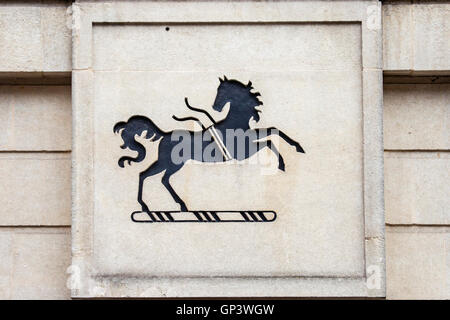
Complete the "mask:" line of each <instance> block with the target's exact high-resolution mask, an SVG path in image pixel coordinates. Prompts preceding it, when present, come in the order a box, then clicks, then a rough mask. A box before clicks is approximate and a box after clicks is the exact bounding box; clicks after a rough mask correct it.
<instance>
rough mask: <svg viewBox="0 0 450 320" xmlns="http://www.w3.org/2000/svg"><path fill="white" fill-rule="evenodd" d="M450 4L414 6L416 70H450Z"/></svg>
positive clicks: (416, 4) (417, 4) (420, 4)
mask: <svg viewBox="0 0 450 320" xmlns="http://www.w3.org/2000/svg"><path fill="white" fill-rule="evenodd" d="M449 39H450V3H448V2H447V3H431V4H426V3H415V4H414V48H413V50H414V51H413V52H414V70H424V71H427V70H431V71H434V70H437V71H439V70H447V71H449V70H450V41H449Z"/></svg>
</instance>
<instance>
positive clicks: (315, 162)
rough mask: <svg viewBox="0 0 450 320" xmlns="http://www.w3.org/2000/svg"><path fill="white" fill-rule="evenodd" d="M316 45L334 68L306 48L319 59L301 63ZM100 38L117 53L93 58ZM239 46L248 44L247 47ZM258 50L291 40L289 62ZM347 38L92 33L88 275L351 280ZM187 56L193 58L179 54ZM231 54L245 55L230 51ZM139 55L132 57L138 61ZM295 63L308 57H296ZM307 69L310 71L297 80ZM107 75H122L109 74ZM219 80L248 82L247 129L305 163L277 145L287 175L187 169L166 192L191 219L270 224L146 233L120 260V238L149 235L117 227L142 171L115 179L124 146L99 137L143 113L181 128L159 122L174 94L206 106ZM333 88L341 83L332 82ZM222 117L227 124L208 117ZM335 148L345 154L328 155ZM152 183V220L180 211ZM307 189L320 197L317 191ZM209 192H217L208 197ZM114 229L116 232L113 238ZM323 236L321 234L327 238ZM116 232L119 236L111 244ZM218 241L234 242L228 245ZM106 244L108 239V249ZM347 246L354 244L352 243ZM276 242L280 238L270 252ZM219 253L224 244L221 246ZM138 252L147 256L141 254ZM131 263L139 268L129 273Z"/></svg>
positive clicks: (354, 45)
mask: <svg viewBox="0 0 450 320" xmlns="http://www.w3.org/2000/svg"><path fill="white" fill-rule="evenodd" d="M237 34H239V37H240V38H241V40H240V41H241V42H238V43H237V44H236V45H234V46H231V47H230V48H229V49H228V47H227V46H228V45H227V44H228V43H230V42H231V41H232V39H233V37H235V36H236V35H237ZM311 34H314V35H315V36H314V37H311ZM166 38H167V39H168V40H165V39H166ZM324 38H326V39H327V45H328V47H329V48H333V50H331V51H332V54H338V55H339V56H340V57H341V58H340V60H339V61H336V59H334V58H333V57H331V56H330V55H329V54H328V51H323V50H319V51H321V52H322V53H321V55H316V56H314V57H312V52H309V53H308V54H306V53H304V52H303V50H312V49H311V48H315V47H316V46H320V45H321V43H323V39H324ZM112 39H115V43H116V45H118V46H119V47H121V48H123V49H122V50H121V52H120V53H118V54H117V55H116V56H111V54H110V53H109V50H105V49H106V48H108V47H109V43H111V41H112ZM219 39H220V40H219ZM252 39H259V41H257V42H253V43H252ZM288 39H289V40H288ZM306 39H315V40H309V42H307V43H308V44H310V45H306V44H305V42H306V41H307V40H306ZM270 41H274V42H275V43H274V47H273V48H277V50H281V51H282V52H285V51H287V46H291V45H292V43H293V42H296V43H297V44H296V45H295V46H294V47H292V48H291V51H290V53H289V54H287V52H286V55H285V59H286V61H288V62H287V65H284V63H282V62H281V61H279V59H278V58H276V55H275V54H274V53H272V52H270V50H269V52H267V51H260V50H258V48H259V46H260V43H267V42H270ZM359 41H360V36H359V32H358V28H357V26H356V25H354V26H353V25H335V26H333V25H326V26H320V25H305V26H289V25H281V26H269V27H265V26H252V27H246V28H245V29H243V28H242V27H240V26H207V27H202V26H194V27H192V26H171V29H170V31H169V32H167V31H165V29H164V27H162V26H150V27H149V26H142V27H141V26H125V27H120V26H113V27H109V26H98V27H94V43H95V46H94V50H95V51H94V56H95V61H94V68H95V69H94V71H95V80H96V82H95V84H96V85H95V94H94V97H95V110H96V112H95V113H94V121H95V122H94V128H95V130H94V132H95V139H96V141H99V143H96V145H95V149H94V159H95V160H94V172H95V176H94V181H95V197H94V198H95V199H96V201H95V208H96V211H95V221H96V222H95V225H96V226H97V228H96V231H95V237H94V239H95V242H94V245H95V248H94V250H95V252H96V255H97V256H96V263H97V264H98V268H99V270H102V271H103V272H107V273H118V272H120V273H137V274H149V275H152V276H181V275H183V276H212V275H216V276H286V275H287V276H294V275H305V276H306V275H308V276H319V275H320V276H325V275H334V274H343V275H352V276H361V275H362V273H363V265H362V262H363V225H362V216H361V215H362V212H363V211H362V190H361V181H362V175H361V174H362V162H361V159H362V136H361V126H362V123H361V121H362V115H361V104H360V92H361V83H360V79H361V73H360V63H361V61H360V59H359V56H360V53H359V52H360V46H359ZM133 43H135V44H141V45H142V47H141V46H136V45H132V44H133ZM172 43H177V46H172V45H171V44H172ZM349 43H350V44H351V45H350V46H348V44H349ZM147 46H151V47H152V50H151V51H149V49H150V47H147ZM192 46H194V47H196V48H203V50H204V51H201V52H199V54H195V55H186V52H189V51H188V50H189V48H190V47H192ZM244 46H245V47H246V50H249V52H253V54H252V55H240V52H241V51H242V50H244ZM293 48H298V50H294V49H293ZM324 49H325V48H324ZM208 51H210V52H209V53H208ZM225 51H228V53H227V55H226V56H225V55H224V56H222V58H221V59H222V61H221V60H218V59H217V58H216V57H217V56H219V57H220V52H225ZM144 52H145V55H143V53H144ZM228 54H229V56H228ZM141 56H142V57H145V59H142V60H141V59H139V57H141ZM298 56H305V57H311V58H308V59H298ZM231 57H233V58H231ZM334 61H336V66H335V67H334V68H333V67H332V64H333V63H334ZM133 63H135V66H133ZM308 63H309V64H310V67H309V68H312V69H313V70H311V71H307V70H305V69H306V68H307V64H308ZM241 66H242V70H239V68H241ZM322 68H324V69H325V70H327V71H322ZM332 68H333V70H330V69H332ZM117 69H123V71H114V72H113V70H117ZM104 70H107V72H103V71H104ZM131 70H139V71H138V72H132V71H131ZM189 70H196V71H195V72H188V71H189ZM210 70H211V71H210ZM212 70H217V71H216V72H214V71H212ZM219 70H220V71H222V70H226V71H227V73H226V75H227V77H229V78H230V79H239V80H241V81H243V82H245V83H247V82H248V81H249V80H251V81H252V83H253V86H254V87H255V88H256V89H255V91H259V92H261V94H262V97H261V100H262V101H263V102H264V106H263V112H262V113H261V117H262V120H261V122H260V123H258V127H270V126H273V125H274V126H276V127H277V128H280V129H281V130H283V131H285V132H287V133H288V134H289V135H290V136H292V137H295V140H298V141H300V142H301V144H302V145H303V146H304V147H305V148H307V149H308V151H307V156H304V157H302V155H300V154H298V153H296V152H295V150H294V149H293V148H292V147H288V146H287V144H286V143H285V142H283V141H281V140H280V146H279V147H278V148H279V150H280V152H281V153H282V154H283V157H284V158H285V163H286V174H284V173H283V172H281V171H280V172H279V173H277V172H276V171H279V170H276V171H275V172H274V174H268V175H263V174H261V172H260V170H261V169H260V168H259V166H257V165H253V166H252V165H248V164H247V165H245V164H244V163H241V164H234V165H229V164H226V163H223V164H218V165H205V164H201V165H199V164H198V163H192V164H188V165H186V166H185V167H184V168H183V169H182V170H180V172H179V174H176V175H174V176H173V178H172V179H171V181H172V185H173V187H174V189H175V190H177V191H178V194H179V195H180V197H181V198H182V199H184V200H185V201H186V204H187V205H188V208H191V209H192V210H275V211H277V212H278V214H279V218H278V220H277V222H276V223H274V224H265V225H260V226H249V225H248V224H240V225H239V224H229V225H223V224H218V225H214V226H212V225H206V224H203V225H198V224H197V225H195V224H194V225H192V224H191V225H182V224H181V225H176V226H175V225H167V226H158V227H157V228H158V229H155V230H154V231H153V232H152V235H151V243H153V244H152V245H150V246H148V243H147V244H145V243H142V247H140V246H139V248H136V250H133V251H130V250H126V251H125V250H122V249H119V250H118V248H124V247H126V246H128V243H130V241H133V242H135V241H134V240H132V239H133V238H134V239H136V238H145V237H148V236H149V235H148V230H147V228H142V226H140V225H137V226H136V225H132V224H130V223H129V222H128V223H127V221H128V220H129V214H130V213H131V212H133V211H135V210H139V209H141V208H140V207H139V204H138V203H137V202H136V194H137V189H136V187H137V181H138V174H139V171H143V170H144V169H145V168H146V166H148V165H149V164H150V163H151V162H147V163H146V166H142V165H141V164H136V165H133V166H131V167H126V168H125V169H122V168H120V167H119V166H118V165H117V160H118V159H119V158H120V156H121V154H123V150H122V149H120V148H119V145H120V144H121V142H120V140H121V138H120V137H119V136H114V135H113V134H112V128H113V126H114V124H115V123H117V122H118V121H121V120H125V121H126V120H127V118H129V117H130V116H132V115H136V114H138V115H139V114H142V115H145V116H148V117H150V118H151V119H152V120H153V121H154V122H155V124H157V125H158V126H160V127H161V128H162V129H163V130H167V131H169V130H173V129H175V128H177V127H180V124H178V123H176V122H175V121H174V120H173V119H171V116H172V115H173V114H175V115H183V114H186V113H187V112H186V106H184V102H183V99H184V97H185V96H187V97H189V99H190V101H191V102H192V103H193V104H195V105H199V106H208V105H212V103H213V101H214V97H215V94H216V88H217V87H218V85H219V83H220V82H219V80H218V79H217V77H218V76H220V75H221V73H219V72H220V71H219ZM258 70H261V71H258ZM344 78H345V80H346V81H345V82H344V81H341V80H343V79H344ZM118 83H120V86H118ZM336 83H342V86H341V87H338V86H336ZM175 84H176V85H175ZM168 86H171V90H170V93H168V92H167V91H166V90H165V88H167V87H168ZM319 87H320V89H319ZM294 88H295V89H294ZM130 98H131V99H130ZM331 102H332V105H331ZM123 106H126V108H124V107H123ZM313 106H314V107H313ZM281 110H282V112H281ZM311 110H313V111H311ZM224 116H226V114H221V115H219V116H217V118H219V117H224ZM299 124H302V125H299ZM324 128H328V130H330V131H329V132H330V134H326V135H324V134H322V133H323V130H324ZM100 142H101V143H100ZM285 144H286V145H285ZM156 145H157V143H151V144H147V147H148V152H149V154H150V155H151V157H154V156H156V154H155V151H153V150H152V149H154V148H156ZM341 150H346V151H345V152H342V153H341V154H340V155H339V156H338V157H336V156H335V155H336V154H339V153H340V151H341ZM125 154H126V152H125ZM262 154H263V155H264V154H267V156H269V159H267V160H270V154H269V153H265V152H262ZM264 160H266V159H264ZM119 181H120V182H119ZM160 181H161V175H156V176H154V177H149V178H148V179H147V180H146V183H145V189H144V190H145V191H144V192H145V194H144V197H145V199H146V201H147V202H148V203H149V205H150V207H151V210H174V209H175V210H179V205H178V204H177V203H175V202H174V201H173V200H172V198H171V196H170V194H169V193H168V192H167V190H166V189H165V187H164V186H163V185H162V184H161V182H160ZM320 181H326V184H321V182H320ZM117 183H119V185H120V187H118V184H117ZM319 185H320V186H321V187H320V188H321V192H320V193H318V192H317V188H318V186H319ZM218 186H220V189H221V192H220V196H219V194H217V193H216V190H217V189H218ZM238 186H239V187H238ZM286 186H289V187H288V188H286ZM355 194H359V196H357V197H355ZM206 195H207V196H206ZM242 195H245V196H242ZM311 203H315V205H311ZM331 207H332V208H334V210H333V212H334V214H337V215H339V216H340V217H341V218H340V219H339V221H337V220H336V219H332V218H331V217H329V215H330V214H331V212H330V211H329V210H327V208H331ZM327 217H329V218H327ZM124 225H128V227H127V228H123V226H124ZM149 227H151V226H149ZM131 230H133V231H131ZM317 230H323V232H317ZM325 230H333V237H332V239H333V240H331V238H329V237H330V232H325ZM117 234H120V235H121V236H120V237H119V238H117ZM231 234H239V236H238V237H231V236H230V235H231ZM111 237H113V238H114V239H116V240H115V241H111V240H112V238H111ZM355 237H356V238H357V239H359V241H352V239H355ZM280 239H284V240H283V241H281V242H280ZM217 242H219V243H222V245H221V249H220V250H217ZM313 242H314V243H315V247H314V251H311V249H312V247H311V246H310V245H308V243H313ZM157 243H166V245H164V246H159V245H157ZM200 243H202V244H201V246H200V245H199V244H200ZM225 243H226V244H227V245H226V246H223V244H225ZM350 243H353V244H352V245H350ZM113 252H114V254H113ZM143 252H147V253H146V254H145V255H142V253H143ZM207 252H214V254H207ZM315 252H316V253H315ZM342 256H345V257H346V258H345V259H343V258H342ZM180 259H182V260H183V263H182V264H181V263H180V261H181V260H180ZM136 260H139V261H141V263H140V264H136V263H134V262H133V261H136Z"/></svg>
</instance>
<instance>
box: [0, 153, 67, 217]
mask: <svg viewBox="0 0 450 320" xmlns="http://www.w3.org/2000/svg"><path fill="white" fill-rule="evenodd" d="M70 165H71V163H70V153H62V154H59V153H56V154H53V153H42V154H41V153H1V154H0V180H1V181H3V182H4V183H1V184H0V194H1V195H2V196H1V197H0V208H1V214H0V225H70V223H71V218H70V204H71V203H70V194H71V183H70V181H71V180H70Z"/></svg>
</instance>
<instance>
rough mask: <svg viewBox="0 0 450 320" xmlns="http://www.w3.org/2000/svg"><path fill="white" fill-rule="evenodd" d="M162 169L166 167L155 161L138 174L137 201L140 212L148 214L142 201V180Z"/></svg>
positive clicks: (146, 207) (147, 209)
mask: <svg viewBox="0 0 450 320" xmlns="http://www.w3.org/2000/svg"><path fill="white" fill-rule="evenodd" d="M164 169H166V167H164V166H163V165H162V164H161V163H160V162H158V161H156V162H154V163H152V165H151V166H150V167H148V168H147V169H146V170H145V171H142V172H141V173H140V174H139V190H138V197H137V200H138V202H139V204H140V205H141V206H142V211H144V212H150V210H149V208H148V206H147V204H146V203H145V202H144V200H143V199H142V191H143V187H144V180H145V179H146V178H147V177H150V176H153V175H155V174H158V173H160V172H161V171H163V170H164Z"/></svg>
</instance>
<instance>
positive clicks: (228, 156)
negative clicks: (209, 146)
mask: <svg viewBox="0 0 450 320" xmlns="http://www.w3.org/2000/svg"><path fill="white" fill-rule="evenodd" d="M208 131H209V133H210V134H211V136H212V138H213V139H214V141H215V142H216V144H217V146H218V147H219V150H220V152H222V155H223V156H224V158H225V160H226V161H228V160H231V159H232V157H231V154H230V152H229V151H228V149H227V147H225V144H224V143H223V141H222V139H221V138H220V136H219V134H218V133H217V130H216V128H214V126H210V127H209V128H208Z"/></svg>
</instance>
